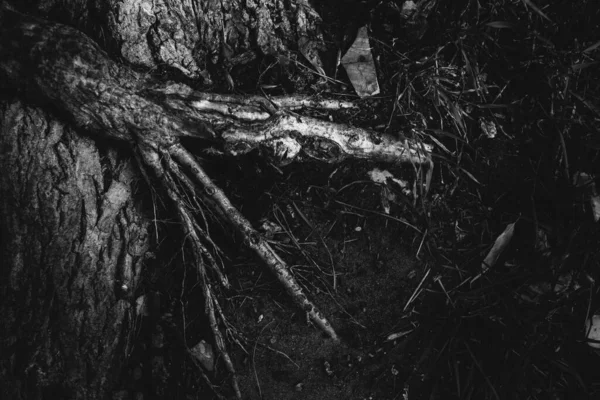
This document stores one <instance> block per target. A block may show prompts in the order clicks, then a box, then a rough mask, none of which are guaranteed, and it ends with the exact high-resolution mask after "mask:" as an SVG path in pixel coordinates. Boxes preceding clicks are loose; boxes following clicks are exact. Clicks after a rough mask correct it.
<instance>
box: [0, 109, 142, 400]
mask: <svg viewBox="0 0 600 400" xmlns="http://www.w3.org/2000/svg"><path fill="white" fill-rule="evenodd" d="M0 121H1V125H0V132H1V135H0V155H1V156H0V170H1V171H2V174H1V175H0V218H1V219H0V221H1V223H0V225H1V227H2V234H1V238H2V243H1V245H0V246H1V247H0V254H1V259H2V268H1V269H0V282H1V284H0V290H1V293H2V294H1V298H2V302H1V304H0V320H1V321H2V324H0V337H2V347H1V349H0V354H2V356H1V357H0V375H2V376H3V385H2V386H3V389H2V390H3V397H4V396H6V397H4V398H7V399H51V398H62V399H102V398H105V395H106V393H107V390H108V389H109V388H112V387H113V386H114V383H115V379H117V378H118V374H115V371H116V370H117V371H118V369H119V368H120V367H121V366H122V364H123V362H124V360H125V358H126V355H127V352H128V350H127V347H128V346H131V345H132V343H128V342H127V340H126V339H124V338H127V337H128V332H129V331H130V330H131V329H132V323H133V318H132V316H133V314H132V308H131V305H130V302H129V301H127V300H126V299H128V298H129V295H130V293H131V291H132V290H133V289H134V288H135V287H136V286H137V283H138V279H139V276H140V273H141V269H142V266H143V263H144V257H145V254H146V253H147V250H148V246H149V239H148V229H149V220H148V218H147V216H145V215H144V214H143V213H142V212H141V209H140V208H139V204H136V203H135V202H134V201H133V200H132V193H133V185H134V184H135V179H137V178H136V176H137V174H138V172H137V171H136V168H135V167H134V165H133V164H132V162H131V161H130V160H131V158H130V157H131V156H125V157H123V155H122V154H119V152H117V151H115V150H99V148H98V146H97V145H96V144H95V143H94V142H93V141H92V140H90V139H88V138H85V137H81V136H79V135H77V134H76V133H74V132H73V130H71V129H70V128H68V127H66V126H65V125H64V124H62V123H60V122H58V121H56V119H55V118H54V117H52V116H51V115H49V114H48V113H46V112H44V111H42V110H40V109H38V108H32V107H29V106H26V105H25V104H23V103H22V102H21V101H6V99H5V101H3V103H2V106H1V108H0Z"/></svg>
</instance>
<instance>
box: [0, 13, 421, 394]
mask: <svg viewBox="0 0 600 400" xmlns="http://www.w3.org/2000/svg"><path fill="white" fill-rule="evenodd" d="M0 21H1V22H2V23H0V26H1V27H0V78H1V80H0V82H1V85H2V87H4V88H6V87H12V88H13V89H17V90H18V91H19V92H20V93H21V94H22V95H24V96H25V97H27V98H28V99H30V100H31V101H34V102H37V103H41V104H51V105H52V106H53V107H55V108H56V109H57V111H58V112H59V113H60V114H61V115H64V116H66V117H68V118H69V119H70V121H71V122H72V123H73V124H74V125H75V126H77V127H78V128H80V129H81V130H82V131H83V132H85V133H87V134H90V135H93V136H94V137H96V138H98V139H101V140H102V139H107V138H111V139H117V140H120V141H124V142H127V143H129V144H131V146H132V148H133V150H134V153H135V154H136V156H137V157H138V160H139V161H140V166H141V167H142V168H148V169H149V170H151V171H152V172H153V175H154V176H155V177H156V178H157V179H158V182H159V184H160V186H161V187H162V189H163V190H164V192H165V193H166V195H167V196H168V197H169V198H170V200H171V201H172V203H173V207H174V210H175V211H176V213H177V215H178V218H179V220H180V223H181V227H182V229H183V230H184V232H185V234H186V238H187V239H189V240H188V243H189V246H190V248H191V251H192V254H193V258H194V260H193V261H194V264H195V266H196V268H197V269H198V272H199V276H200V277H201V281H202V282H201V283H202V287H203V292H204V297H205V302H206V315H207V316H208V319H209V321H210V327H211V330H212V333H213V335H214V339H215V343H216V346H217V348H218V350H219V352H220V354H221V355H222V359H223V360H224V362H225V365H226V367H227V370H228V371H229V372H230V373H231V374H232V375H233V377H234V378H233V387H234V390H235V392H236V395H237V396H238V398H240V397H241V393H240V391H239V387H238V385H237V381H236V379H235V369H234V366H233V363H232V361H231V359H230V357H229V355H228V352H227V349H226V346H225V342H224V340H223V336H222V333H221V329H220V326H219V325H220V322H221V323H223V324H226V322H225V320H224V317H223V315H222V313H216V312H215V307H214V304H215V302H216V299H217V298H216V295H215V292H214V290H213V289H212V285H211V282H212V281H213V280H216V281H218V282H219V283H220V285H222V286H223V287H226V288H227V287H229V282H228V280H227V277H226V276H225V274H224V273H223V271H222V268H221V265H220V263H219V262H218V259H219V258H218V257H216V256H215V254H218V249H217V247H216V245H215V244H214V243H213V242H212V240H211V238H210V234H209V232H208V226H207V224H206V221H205V220H204V221H203V222H204V223H203V224H201V222H202V221H201V220H200V221H199V220H198V218H199V217H202V218H203V214H202V209H203V208H205V207H206V205H207V204H208V205H209V206H210V207H211V208H212V209H213V210H212V211H213V212H215V213H216V214H217V215H218V216H220V217H221V218H222V219H223V220H225V221H227V222H228V223H229V224H230V225H231V226H232V227H233V228H234V229H235V230H236V231H237V232H238V234H239V235H240V236H241V237H242V238H243V241H244V243H245V244H246V246H248V247H249V248H250V249H252V251H253V252H254V253H255V254H256V255H257V256H258V257H259V258H260V259H261V260H262V262H263V263H264V264H265V265H266V266H267V268H268V269H269V270H270V271H271V272H272V273H273V274H274V275H275V276H276V277H277V278H278V280H279V282H280V283H281V285H282V286H283V287H284V288H285V290H286V291H287V293H288V294H289V295H290V296H291V297H292V299H293V300H294V302H295V303H296V304H297V305H298V307H300V308H301V309H302V310H304V311H305V312H306V313H307V314H308V316H309V317H310V319H311V321H312V322H313V323H314V324H315V325H317V326H318V327H319V328H320V329H321V330H323V331H324V332H325V333H326V334H327V335H328V336H329V337H330V338H331V339H333V340H335V341H338V340H339V337H338V335H337V334H336V332H335V330H334V329H333V327H332V326H331V324H330V323H329V321H328V320H327V318H326V317H325V316H324V315H323V314H321V313H320V312H319V310H318V308H317V307H316V306H315V304H314V303H313V302H312V301H311V300H309V299H308V297H307V296H306V295H305V294H304V293H303V291H302V289H301V287H300V286H299V285H298V283H297V282H296V280H295V278H294V276H293V275H292V274H291V272H290V270H289V268H288V266H287V264H286V263H285V262H284V261H283V260H282V259H281V258H280V257H279V255H278V254H277V253H276V252H275V251H274V250H273V249H272V248H271V246H269V244H268V243H267V242H266V240H265V239H264V238H263V237H262V236H261V235H260V234H259V233H258V232H257V231H256V230H255V229H254V228H253V227H252V226H251V224H250V223H249V222H248V220H246V218H244V216H243V215H242V214H241V213H240V212H239V211H238V210H237V209H236V208H235V207H234V206H233V205H232V203H231V202H230V201H229V199H228V198H227V196H226V195H225V194H224V193H223V191H222V190H221V189H220V188H218V187H217V186H216V185H215V184H214V183H213V182H212V180H211V179H210V178H209V177H208V175H207V174H206V173H205V172H204V170H203V169H202V168H201V167H200V165H199V164H198V163H197V162H196V160H195V158H194V156H193V155H192V154H191V153H190V152H189V151H188V150H187V149H185V148H184V147H183V146H182V145H181V144H180V143H179V137H183V136H186V137H196V138H201V139H206V140H210V141H211V142H212V144H213V145H214V146H222V148H223V150H224V151H226V152H228V153H230V154H243V153H247V152H249V151H251V150H253V149H260V150H263V151H266V152H267V153H268V154H270V155H271V156H274V157H275V158H276V159H277V160H278V161H279V162H282V163H287V162H291V161H293V160H296V159H298V158H299V157H301V156H307V157H310V158H314V159H318V160H321V161H326V162H336V161H339V160H341V159H344V158H347V157H355V158H368V159H373V160H383V161H388V162H411V163H417V164H425V163H429V162H430V151H431V148H430V147H429V146H427V145H424V144H420V143H417V142H415V141H412V140H409V139H404V140H402V141H399V140H397V139H394V138H391V137H388V136H383V137H382V136H381V135H378V134H376V133H374V132H371V131H367V130H363V129H360V128H355V127H349V126H344V125H339V124H333V123H330V122H324V121H320V120H317V119H314V118H310V117H303V116H299V115H296V114H294V113H291V112H289V111H286V110H285V109H282V108H279V107H280V106H286V107H291V108H296V106H303V107H304V106H312V107H314V106H319V107H323V108H332V107H334V106H335V107H347V106H349V104H348V103H346V102H339V101H333V100H324V101H315V100H311V99H307V98H283V99H274V100H273V101H271V100H267V99H264V98H259V97H243V96H231V95H214V94H205V93H201V92H197V91H194V90H192V89H191V88H189V87H187V86H184V85H181V84H164V83H160V82H155V81H151V80H150V79H148V78H146V77H144V76H142V75H140V74H137V73H136V72H134V71H131V70H129V69H127V68H126V67H124V66H121V65H119V64H116V63H114V62H113V61H111V60H110V59H109V58H108V56H107V55H106V53H104V52H103V51H102V50H101V49H100V48H99V47H98V46H97V45H96V44H95V43H94V42H93V41H91V40H90V39H89V38H88V37H86V36H85V35H83V34H82V33H80V32H79V31H77V30H75V29H73V28H70V27H67V26H63V25H59V24H54V23H49V22H45V21H41V20H38V19H35V18H32V17H29V16H25V15H23V14H19V13H16V12H13V11H9V10H7V9H2V8H0ZM181 167H183V168H184V170H182V168H181ZM202 225H204V227H202ZM218 314H220V315H221V316H220V318H219V317H218Z"/></svg>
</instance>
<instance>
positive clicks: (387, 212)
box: [174, 0, 600, 400]
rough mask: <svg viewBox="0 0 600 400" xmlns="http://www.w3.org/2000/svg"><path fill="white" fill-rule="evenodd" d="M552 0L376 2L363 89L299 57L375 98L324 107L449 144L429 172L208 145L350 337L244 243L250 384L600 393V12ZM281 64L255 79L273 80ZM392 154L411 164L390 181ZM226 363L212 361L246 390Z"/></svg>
mask: <svg viewBox="0 0 600 400" xmlns="http://www.w3.org/2000/svg"><path fill="white" fill-rule="evenodd" d="M459 3H460V4H459ZM484 3H485V4H484ZM538 3H543V4H538V6H532V4H533V3H531V2H530V1H528V0H527V1H526V0H523V1H522V2H508V1H501V0H498V1H491V2H483V3H481V2H441V1H440V2H438V4H437V5H436V7H435V9H434V11H433V12H432V13H431V14H430V15H429V17H428V18H427V21H421V23H422V24H421V26H412V27H410V29H409V28H407V27H399V26H398V24H396V25H395V24H394V23H390V20H393V18H394V17H393V16H394V15H395V14H394V13H397V12H398V9H397V8H394V7H392V5H393V2H387V1H384V2H379V6H377V7H375V8H374V9H370V10H369V12H368V13H367V15H370V19H371V20H370V28H371V31H370V35H371V40H372V47H373V53H374V55H375V60H376V66H377V71H378V77H379V83H380V86H381V94H379V95H377V96H375V97H374V98H368V99H364V100H359V99H358V98H356V97H355V96H354V97H352V96H353V94H352V93H353V92H352V89H351V88H350V87H349V85H348V84H347V83H348V81H347V78H346V77H345V74H344V73H343V70H342V69H341V68H340V69H339V71H338V72H339V74H337V79H338V80H339V81H341V82H345V85H341V86H340V85H338V84H337V83H335V82H333V83H332V82H320V80H319V77H318V76H317V75H315V74H312V73H310V72H306V71H308V69H300V70H296V72H295V74H292V77H288V78H287V79H288V81H287V85H288V86H289V87H286V86H285V85H283V87H284V89H281V87H280V89H281V90H282V91H283V92H286V91H289V92H295V93H297V92H301V93H308V94H315V92H316V93H317V94H319V95H321V96H332V97H336V96H338V97H340V96H341V97H343V98H345V99H348V98H354V99H355V100H356V102H357V104H358V105H359V110H358V111H351V112H349V111H344V112H340V113H330V114H326V115H324V114H321V115H318V116H319V117H321V118H329V119H331V120H334V121H336V122H341V123H350V124H354V125H357V126H361V127H366V128H373V129H376V130H378V131H385V132H386V133H388V134H395V133H397V132H409V134H410V132H412V133H413V135H414V136H413V137H414V138H416V139H419V140H423V141H424V142H426V143H429V144H433V145H434V147H435V150H434V169H433V174H432V175H431V177H432V179H431V182H430V183H429V186H427V184H426V182H425V181H426V171H419V170H418V169H415V168H414V167H413V166H412V165H408V166H406V165H405V166H398V165H389V164H388V165H385V164H378V163H372V162H367V161H360V162H356V161H346V162H344V163H342V164H337V165H323V164H320V163H317V162H310V161H309V162H306V163H302V164H293V165H288V166H284V167H282V166H275V165H273V164H270V163H269V161H267V160H265V159H263V158H261V157H258V156H256V155H249V156H246V157H243V158H241V159H240V158H236V159H226V158H225V159H224V158H219V157H214V159H213V158H211V157H207V162H206V163H207V168H208V170H209V172H210V173H211V174H212V176H214V177H215V180H216V181H217V183H218V184H219V185H220V186H221V187H223V188H224V190H225V191H226V193H227V194H228V195H229V196H230V198H231V200H232V201H233V203H234V204H236V205H237V206H238V207H239V208H240V210H241V211H242V213H244V215H246V216H247V217H248V218H249V219H250V221H251V222H252V223H253V224H254V226H256V227H262V232H263V233H264V234H265V235H266V236H267V237H268V238H269V240H270V241H271V244H272V245H273V247H274V248H275V249H276V250H277V251H279V253H280V254H281V255H282V256H283V257H284V258H285V260H286V261H287V262H288V264H289V265H291V266H292V272H293V273H294V275H295V276H296V278H297V279H298V280H299V282H300V284H301V285H302V286H303V287H304V289H305V290H306V292H307V293H308V295H309V297H311V299H313V300H314V301H315V303H316V304H318V305H319V306H320V308H321V310H322V312H323V313H324V314H325V315H326V316H327V318H329V319H330V321H331V323H332V325H333V326H334V327H335V329H336V330H337V331H338V333H339V334H340V336H341V338H342V344H341V345H336V344H334V343H333V342H332V341H331V340H329V339H327V338H325V337H323V335H322V333H321V332H320V331H319V330H318V329H317V328H315V327H313V326H311V325H310V324H309V323H307V319H306V316H305V315H304V314H303V312H301V311H299V310H298V309H297V308H295V306H294V305H293V304H292V302H291V301H290V299H289V298H288V297H287V296H286V295H285V293H283V291H282V289H281V287H280V286H279V285H278V284H277V282H276V281H275V279H274V278H273V277H272V276H270V275H269V274H268V273H267V272H266V271H265V270H264V269H263V268H262V267H261V266H260V265H259V264H258V263H257V262H256V261H253V259H252V257H251V256H250V255H249V254H246V253H244V252H243V251H240V252H238V256H237V258H236V259H232V260H229V261H228V271H227V273H228V275H229V277H230V279H231V282H232V283H233V286H234V288H235V290H234V291H233V292H232V293H229V294H226V295H225V296H224V299H223V304H222V307H223V308H224V310H225V314H226V315H228V316H229V317H230V319H229V324H230V326H229V330H228V333H229V335H228V338H229V339H231V340H230V341H229V349H230V352H231V354H232V358H233V361H234V365H235V366H236V368H237V373H238V378H239V382H240V387H241V390H242V393H243V396H244V398H248V399H265V400H270V399H277V400H284V399H323V400H326V399H390V400H391V399H411V400H412V399H550V398H552V399H570V398H577V399H586V398H589V399H593V398H598V396H600V372H599V371H600V368H598V367H597V366H598V362H600V358H598V355H597V354H596V353H595V351H596V350H595V349H593V348H592V347H590V346H589V344H588V343H586V329H585V321H586V320H588V319H589V318H590V317H591V316H592V315H593V314H594V313H595V311H596V309H597V308H598V306H599V304H600V302H599V298H598V296H597V288H596V287H595V282H596V281H597V280H598V278H599V273H600V272H599V271H600V269H599V268H598V266H599V264H600V251H599V248H600V247H599V246H598V243H600V229H599V225H598V222H597V220H598V218H600V214H598V213H600V199H599V198H598V191H597V189H596V188H597V185H599V184H600V180H599V178H600V157H599V152H598V151H599V150H600V140H599V139H598V132H599V130H600V111H599V110H600V102H599V99H600V85H599V83H600V74H598V68H597V65H598V62H599V61H600V45H599V42H598V40H599V39H600V38H599V37H598V36H597V32H600V27H599V26H598V21H600V11H599V10H598V8H597V7H595V6H593V5H591V2H586V1H578V2H570V3H569V4H563V3H560V4H558V3H557V4H550V3H549V2H545V1H541V2H538ZM546 3H548V4H546ZM361 4H362V3H361ZM542 5H544V6H543V7H542ZM328 7H329V8H327V7H325V8H323V9H320V10H319V11H320V12H321V15H322V17H323V18H324V20H326V21H330V20H331V19H333V20H335V21H336V22H335V23H331V24H328V25H327V26H328V28H329V29H330V30H331V32H327V35H326V36H327V38H326V39H327V40H329V42H328V43H329V44H331V43H338V42H339V43H342V42H344V41H343V40H341V39H340V38H341V37H342V36H343V33H344V29H343V28H342V27H343V26H344V24H345V23H346V22H348V21H344V20H341V16H340V15H334V11H333V10H334V9H335V8H336V7H341V5H340V4H339V3H336V2H331V4H329V6H328ZM386 7H387V8H386ZM538 7H539V8H538ZM350 22H352V24H354V25H351V27H352V26H353V27H355V28H356V27H358V26H359V24H360V23H361V21H355V20H353V21H350ZM349 26H350V25H349ZM574 27H578V28H579V29H574ZM338 28H339V29H338ZM333 31H335V32H333ZM348 31H351V29H349V28H348ZM353 32H355V30H354V31H353ZM411 32H412V33H413V34H411ZM414 32H420V33H419V34H416V36H415V34H414ZM593 32H596V36H594V34H593ZM336 35H337V36H336ZM336 38H337V39H340V40H338V41H337V42H336V40H337V39H336ZM350 39H353V38H352V37H350ZM330 61H331V60H330ZM276 70H277V68H272V69H263V70H259V71H258V73H259V74H258V75H257V76H253V75H251V74H249V75H247V79H248V82H245V81H242V82H240V86H239V88H240V90H244V89H245V88H246V89H248V91H252V90H253V89H254V90H256V87H257V85H260V84H262V83H264V84H265V85H267V86H268V85H271V84H272V83H274V82H276V78H281V75H278V76H275V74H274V71H276ZM302 71H304V72H302ZM233 72H234V73H235V72H236V71H233ZM238 72H239V71H238ZM281 74H283V75H285V71H284V72H282V73H281ZM232 75H234V74H233V73H232ZM240 75H241V74H240ZM270 77H271V78H272V79H273V81H269V78H270ZM257 82H259V83H258V84H257ZM244 84H246V86H247V87H246V86H244ZM269 87H271V86H269ZM273 94H274V95H275V94H282V93H275V92H274V93H273ZM415 132H418V133H415ZM382 171H388V172H389V175H388V176H390V177H393V178H395V180H394V179H388V180H387V181H385V180H384V181H383V182H382V181H379V182H376V181H374V180H373V179H372V177H373V173H374V172H379V173H382ZM400 182H406V183H407V185H406V187H401V184H400ZM503 232H504V233H505V234H504V235H503V236H502V234H503ZM499 237H500V240H499V241H498V242H497V239H498V238H499ZM500 242H502V243H500ZM495 243H498V244H499V245H500V249H501V250H502V251H501V252H499V253H498V257H497V258H494V259H493V260H492V261H493V263H492V264H490V265H483V266H482V263H483V261H484V259H486V255H488V254H489V253H490V250H492V248H494V244H495ZM234 247H236V246H234ZM197 313H198V315H201V314H202V309H199V310H197ZM188 318H189V319H190V324H189V325H188V328H187V329H188V332H186V335H187V340H188V342H189V343H194V342H195V341H197V340H198V338H199V337H200V336H199V334H198V332H194V323H193V321H194V318H193V316H192V315H188ZM198 318H200V317H199V316H198ZM233 339H235V340H233ZM235 341H238V343H237V344H236V343H235ZM217 365H218V363H217ZM219 368H220V367H218V368H217V370H216V372H213V373H211V374H212V375H211V376H210V377H212V379H213V382H214V381H220V382H222V384H223V386H222V387H220V388H218V389H221V390H222V393H224V394H226V395H227V394H231V392H230V389H228V387H229V383H228V382H229V381H228V376H227V374H226V373H224V371H223V369H222V368H221V369H219ZM190 374H192V375H193V373H190ZM199 390H200V389H199ZM174 393H175V392H174ZM177 393H183V392H179V391H178V392H177ZM186 393H188V394H187V396H188V398H207V397H202V396H200V395H199V394H190V392H189V391H187V392H186ZM198 393H204V394H203V396H209V394H208V393H209V392H206V391H199V392H198ZM198 396H200V397H198ZM178 398H183V397H181V396H180V397H178Z"/></svg>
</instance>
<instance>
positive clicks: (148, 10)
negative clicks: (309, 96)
mask: <svg viewBox="0 0 600 400" xmlns="http://www.w3.org/2000/svg"><path fill="white" fill-rule="evenodd" d="M30 3H35V4H36V6H35V8H36V9H37V10H39V11H40V13H42V14H44V15H49V16H51V18H52V19H54V20H58V21H61V22H66V23H69V24H71V25H74V26H76V27H77V28H78V29H80V30H82V31H83V32H85V33H87V34H88V35H90V36H91V37H93V38H94V39H95V40H96V41H98V42H99V43H101V44H102V45H103V46H104V47H105V48H106V49H110V50H111V53H114V55H118V56H121V57H123V58H124V59H125V60H127V61H128V62H129V63H131V64H132V65H134V66H137V67H142V68H146V69H148V70H153V69H156V68H162V67H168V68H172V69H174V70H177V71H178V72H180V73H182V74H183V75H184V76H186V77H188V78H191V79H198V78H202V79H203V80H204V83H205V84H207V83H211V82H212V79H213V75H214V72H215V71H219V70H220V71H221V72H227V70H229V69H230V68H231V67H233V66H235V65H240V64H245V63H247V62H249V61H252V60H254V59H255V58H256V57H259V56H264V55H270V56H276V57H283V58H287V57H292V58H293V55H292V54H291V53H290V51H292V50H295V51H300V52H301V53H302V54H304V55H305V56H306V57H308V58H310V59H311V60H310V61H311V62H313V61H314V62H317V63H320V61H319V59H318V54H317V49H318V48H320V47H321V46H322V43H323V39H322V37H321V34H320V30H319V24H320V22H321V20H320V17H319V15H318V14H317V13H316V12H315V11H314V10H313V8H312V7H311V6H310V5H309V4H308V2H307V1H306V0H269V1H239V0H222V1H202V0H158V1H156V0H125V1H123V0H92V1H81V0H75V1H68V2H66V1H64V0H37V1H32V2H30Z"/></svg>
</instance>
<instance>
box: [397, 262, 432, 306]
mask: <svg viewBox="0 0 600 400" xmlns="http://www.w3.org/2000/svg"><path fill="white" fill-rule="evenodd" d="M429 272H431V269H428V270H427V272H425V275H424V276H423V278H422V279H421V282H419V284H418V285H417V287H416V288H415V290H414V292H413V294H412V296H410V299H408V301H407V302H406V305H405V306H404V308H403V309H402V311H406V309H407V308H408V306H409V305H410V303H412V302H413V301H414V300H415V299H416V298H417V296H418V294H419V293H420V292H419V289H421V286H423V282H425V279H427V277H428V276H429Z"/></svg>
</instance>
